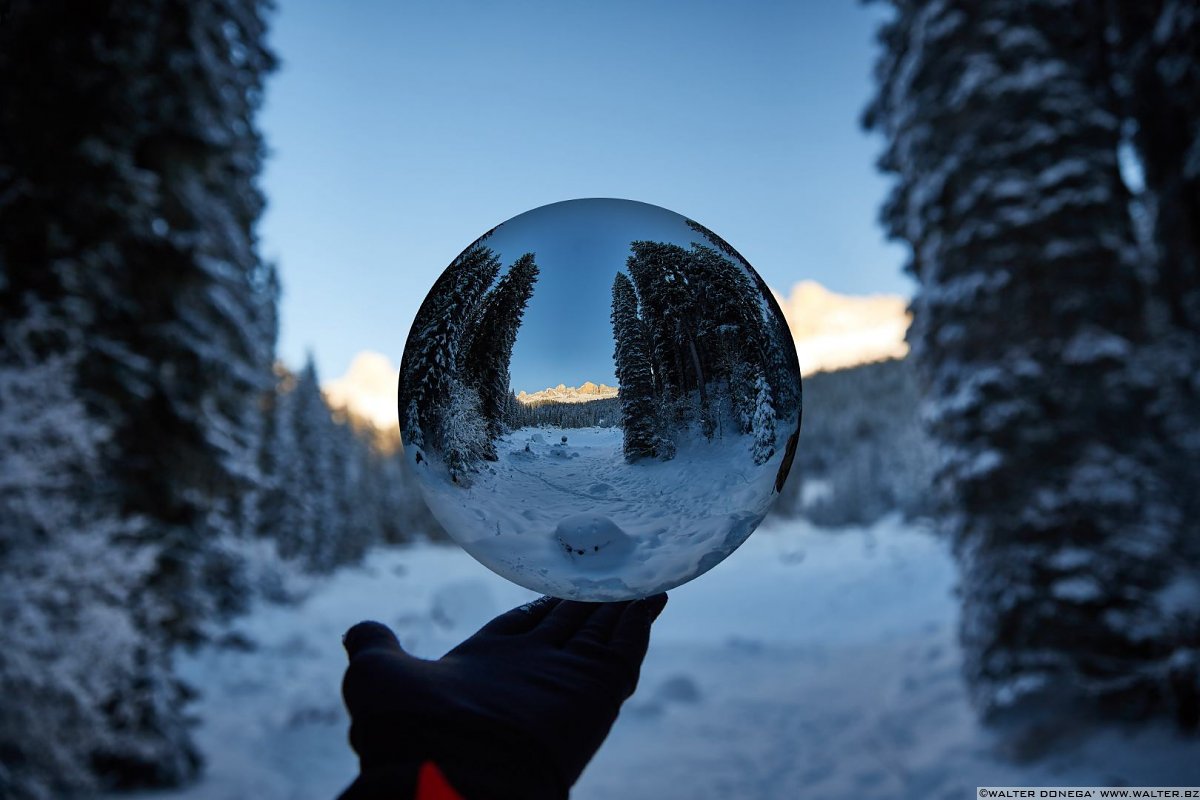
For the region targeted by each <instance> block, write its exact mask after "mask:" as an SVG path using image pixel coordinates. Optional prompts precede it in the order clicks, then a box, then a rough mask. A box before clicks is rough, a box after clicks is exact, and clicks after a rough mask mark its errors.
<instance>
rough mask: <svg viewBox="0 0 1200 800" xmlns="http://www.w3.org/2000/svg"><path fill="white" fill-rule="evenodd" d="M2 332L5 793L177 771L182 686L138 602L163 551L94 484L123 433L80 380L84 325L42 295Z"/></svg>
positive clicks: (189, 767)
mask: <svg viewBox="0 0 1200 800" xmlns="http://www.w3.org/2000/svg"><path fill="white" fill-rule="evenodd" d="M0 340H2V341H3V343H4V346H3V348H0V411H2V413H0V618H3V619H4V621H5V624H4V625H3V627H2V628H0V652H3V654H4V656H3V658H0V693H2V694H3V696H4V697H6V698H8V702H5V703H3V704H2V705H0V752H2V753H3V755H2V756H0V764H2V767H0V795H3V796H4V797H14V798H17V797H49V796H67V795H75V794H90V793H95V792H96V791H98V790H99V789H100V781H99V780H98V776H97V774H96V773H97V772H99V773H101V775H103V776H105V777H106V778H108V779H109V780H112V779H113V778H120V779H123V780H124V781H125V782H127V783H132V782H135V781H137V782H147V781H153V780H161V781H174V780H178V779H179V778H181V777H183V776H185V775H188V774H190V773H191V772H192V771H193V770H194V769H195V767H196V765H197V763H198V756H197V753H196V751H195V749H194V748H193V747H192V745H191V743H190V741H189V737H188V731H187V728H186V726H185V723H184V720H183V719H182V717H181V716H180V715H179V712H178V709H179V707H180V706H181V705H182V703H183V702H184V693H183V688H182V685H181V684H180V682H179V681H178V680H177V679H176V678H175V677H174V676H173V675H172V674H171V662H170V656H169V653H168V651H167V650H166V649H165V648H164V647H163V646H162V643H161V640H160V639H159V637H158V636H157V634H156V632H155V631H150V630H145V629H144V628H143V627H142V626H141V625H140V619H139V617H140V614H139V613H138V609H139V608H140V607H141V606H142V605H143V604H144V600H143V598H142V597H141V596H140V595H141V592H140V588H141V586H142V585H143V584H144V582H145V580H146V578H147V575H148V574H150V572H151V571H152V569H153V566H154V562H155V557H156V551H155V549H154V548H152V547H146V546H145V545H144V544H143V543H142V541H143V537H144V535H145V530H144V529H145V522H144V521H139V520H136V519H128V518H124V517H123V516H122V515H121V513H120V509H119V508H118V507H116V506H115V505H114V504H112V503H111V502H109V501H108V500H106V499H105V498H103V497H99V496H96V495H95V494H94V493H92V492H91V491H90V487H91V486H94V485H95V484H96V483H97V482H99V481H100V480H102V477H103V476H102V474H101V470H100V452H101V449H102V447H103V444H104V442H105V440H106V439H107V438H108V437H109V436H111V431H110V430H108V429H107V428H106V427H104V426H103V425H100V424H96V423H95V422H94V421H92V420H89V418H88V414H87V410H86V408H85V407H84V404H83V402H82V400H81V399H80V396H79V394H78V392H77V391H76V390H75V387H74V385H73V384H72V382H71V376H72V375H73V374H74V373H75V371H76V368H77V366H78V363H77V362H78V360H79V359H80V358H82V357H83V353H84V352H85V350H84V346H83V342H82V337H81V336H80V334H79V333H78V332H73V331H72V330H71V329H70V326H69V320H68V319H65V318H63V317H62V316H60V315H59V314H58V313H56V312H54V311H53V310H52V309H51V308H50V307H48V306H46V305H43V304H38V303H33V304H30V305H28V306H27V307H26V309H25V314H24V315H23V316H22V317H21V318H19V319H11V318H10V319H5V320H4V321H3V322H0ZM51 344H52V345H53V349H52V350H46V347H47V345H51ZM114 773H116V774H114Z"/></svg>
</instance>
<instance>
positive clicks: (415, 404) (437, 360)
mask: <svg viewBox="0 0 1200 800" xmlns="http://www.w3.org/2000/svg"><path fill="white" fill-rule="evenodd" d="M499 271H500V260H499V259H498V258H497V257H496V254H495V253H493V252H492V250H491V249H490V248H488V247H485V246H483V245H482V244H479V243H476V244H473V245H472V246H471V247H468V248H467V249H466V250H464V251H463V252H462V253H461V254H460V255H459V256H458V257H457V258H456V259H455V260H454V261H453V262H452V263H451V264H450V266H449V267H447V268H446V270H445V271H444V272H443V273H442V274H441V276H440V277H439V278H438V280H437V281H436V282H435V283H434V285H433V288H432V289H431V290H430V291H429V295H428V296H427V297H426V298H425V302H424V303H422V304H421V308H420V309H419V310H418V311H417V316H416V319H415V320H414V321H413V326H412V330H411V332H410V333H409V336H408V343H407V344H406V345H405V348H404V363H403V364H401V366H400V389H399V395H398V398H397V403H398V408H399V409H400V410H401V416H400V419H401V420H402V421H403V422H404V423H405V425H406V426H409V425H411V423H412V421H413V420H415V421H416V423H417V424H416V425H415V426H413V427H406V430H405V431H404V441H405V442H406V443H408V442H416V441H418V440H419V441H421V442H423V444H424V446H426V447H431V448H433V449H435V450H436V449H438V447H439V446H440V444H441V442H440V441H436V440H434V441H431V440H430V433H431V432H434V431H437V430H439V429H440V428H441V420H440V415H441V412H442V408H443V406H444V405H445V404H446V403H447V402H448V401H449V399H450V384H451V381H453V380H454V379H455V376H456V375H457V374H458V372H459V370H460V369H461V364H460V358H461V357H462V356H463V355H464V353H463V352H462V348H463V345H464V343H463V341H462V339H463V330H464V326H465V324H466V322H467V321H468V320H470V319H471V318H472V316H473V315H474V314H475V313H477V309H478V306H479V303H480V301H481V300H482V299H483V297H484V294H485V293H486V292H487V291H488V289H489V288H490V287H491V284H492V282H493V281H494V280H495V279H496V275H497V274H498V273H499ZM414 455H415V454H414Z"/></svg>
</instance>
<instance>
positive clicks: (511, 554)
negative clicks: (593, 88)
mask: <svg viewBox="0 0 1200 800" xmlns="http://www.w3.org/2000/svg"><path fill="white" fill-rule="evenodd" d="M397 408H398V411H399V418H400V429H401V437H402V439H403V441H404V445H405V458H406V461H407V463H408V464H409V466H410V468H412V469H413V470H414V471H415V472H416V474H417V476H418V478H419V483H420V485H421V488H422V491H423V492H424V495H425V498H426V500H427V501H428V503H429V506H430V509H431V511H432V512H433V514H434V515H435V516H436V517H437V518H438V521H439V522H441V523H442V525H443V526H444V527H445V528H446V530H447V531H448V532H449V533H450V535H451V536H452V537H454V539H455V540H456V541H457V542H458V543H459V544H461V545H462V546H463V548H465V549H466V550H467V552H469V553H470V554H471V555H472V556H474V557H475V558H476V559H478V560H479V561H480V562H482V563H483V564H485V565H486V566H488V567H489V568H491V569H492V570H494V571H495V572H497V573H499V574H500V575H503V576H504V577H506V578H508V579H510V580H512V581H514V582H516V583H518V584H521V585H522V586H525V587H528V588H530V589H533V590H534V591H538V592H542V593H544V594H550V595H555V596H558V597H565V598H572V599H578V600H594V601H609V600H626V599H632V598H636V597H644V596H646V595H649V594H653V593H655V592H659V591H665V590H667V589H671V588H673V587H675V586H679V585H680V584H682V583H686V582H687V581H689V580H691V579H692V578H695V577H696V576H697V575H700V574H702V573H703V572H705V571H707V570H709V569H711V568H712V567H714V566H716V565H717V564H719V563H720V562H721V561H722V560H724V559H725V558H726V557H727V556H728V555H729V554H730V553H732V552H733V551H734V550H736V549H737V547H738V546H739V545H741V543H742V542H744V541H745V540H746V538H747V537H748V536H749V535H750V534H751V533H752V532H753V531H754V529H755V528H756V527H757V526H758V524H759V523H760V522H761V521H762V519H763V517H764V516H765V515H766V513H767V510H768V509H769V507H770V505H771V503H772V501H773V500H774V498H775V497H776V496H777V495H778V492H779V490H780V489H781V488H782V486H783V481H784V480H785V479H786V477H787V471H788V468H789V467H790V465H791V460H792V455H793V453H794V452H795V447H796V441H797V436H798V433H799V428H800V416H801V389H800V371H799V368H798V366H797V362H796V351H795V348H794V346H793V343H792V338H791V335H790V333H789V331H788V328H787V323H786V322H785V320H784V318H783V315H782V313H781V312H780V310H779V307H778V305H777V304H776V302H775V300H774V298H773V297H772V295H771V292H770V290H769V289H768V288H767V286H766V284H764V283H763V281H762V280H761V279H760V278H759V276H758V275H757V274H756V273H755V272H754V270H753V269H752V268H751V267H750V265H749V264H748V263H746V261H745V260H744V259H743V258H742V257H741V256H740V255H739V254H738V253H737V252H736V251H735V250H734V249H733V248H732V247H730V246H729V245H728V244H727V243H726V242H725V241H724V240H723V239H721V238H720V237H719V236H717V235H716V234H714V233H713V232H711V231H709V230H708V229H707V228H705V227H703V226H701V225H699V224H697V223H695V222H693V221H691V220H688V219H687V218H685V217H682V216H680V215H679V214H675V213H673V212H671V211H667V210H666V209H662V208H658V207H656V206H651V205H647V204H645V203H635V202H632V201H628V200H572V201H568V202H564V203H555V204H553V205H549V206H543V207H542V208H538V209H534V210H533V211H529V212H527V213H525V214H521V215H520V216H517V217H514V218H513V219H511V220H509V221H508V222H505V223H503V224H501V225H499V226H497V227H496V228H494V229H492V230H491V231H488V232H487V233H485V234H484V235H483V236H481V237H480V238H479V239H478V240H476V241H475V242H474V243H472V244H471V245H470V246H469V247H467V249H465V250H464V251H463V252H462V253H461V254H460V255H459V256H458V257H457V258H455V259H454V261H453V262H452V263H451V264H450V266H449V267H447V268H446V270H445V272H443V273H442V275H441V277H440V278H439V279H438V280H437V282H436V283H435V284H434V286H433V288H432V289H431V290H430V292H429V295H428V296H427V297H426V299H425V302H424V304H423V305H422V306H421V309H420V311H419V312H418V314H417V317H416V320H415V322H414V323H413V327H412V330H411V331H410V333H409V337H408V342H407V344H406V346H405V350H404V360H403V363H402V365H401V370H400V382H399V393H398V402H397Z"/></svg>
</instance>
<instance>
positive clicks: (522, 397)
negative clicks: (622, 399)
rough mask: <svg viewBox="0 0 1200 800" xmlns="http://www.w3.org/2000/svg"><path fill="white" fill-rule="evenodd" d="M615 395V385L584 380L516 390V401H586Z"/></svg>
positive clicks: (529, 403) (527, 403) (527, 402)
mask: <svg viewBox="0 0 1200 800" xmlns="http://www.w3.org/2000/svg"><path fill="white" fill-rule="evenodd" d="M616 396H617V387H616V386H609V385H608V384H606V383H601V384H595V383H592V382H591V381H584V382H583V383H581V384H580V385H579V386H566V385H565V384H561V383H560V384H559V385H558V386H550V387H547V388H545V389H542V390H541V391H537V392H526V391H524V390H522V391H520V392H517V402H519V403H523V404H525V405H532V404H534V403H588V402H591V401H592V400H607V399H608V398H610V397H616Z"/></svg>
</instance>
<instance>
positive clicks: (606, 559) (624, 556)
mask: <svg viewBox="0 0 1200 800" xmlns="http://www.w3.org/2000/svg"><path fill="white" fill-rule="evenodd" d="M554 537H555V539H557V540H558V543H559V544H560V545H562V547H563V550H564V552H566V554H567V556H568V557H569V558H570V559H571V560H572V561H573V562H575V563H576V565H578V566H581V567H589V568H592V569H615V568H618V567H620V566H622V565H623V564H625V562H626V561H628V559H629V557H630V556H631V555H632V554H633V551H634V550H635V549H636V543H635V542H634V540H633V537H632V536H630V535H629V534H628V533H626V532H625V531H623V530H622V529H621V527H620V526H619V525H617V523H615V522H613V521H612V520H611V519H609V518H608V517H606V516H604V515H603V514H596V513H592V512H584V513H582V514H574V515H572V516H569V517H567V518H565V519H564V520H562V522H560V523H558V527H557V528H555V529H554Z"/></svg>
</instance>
